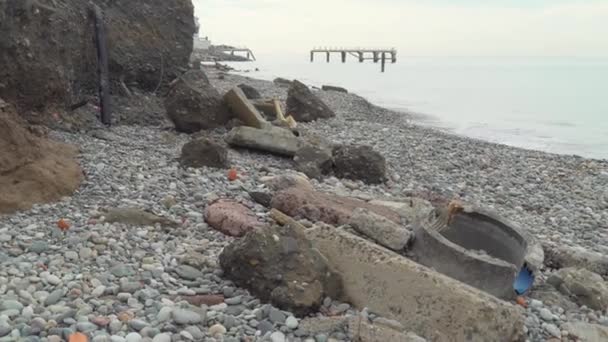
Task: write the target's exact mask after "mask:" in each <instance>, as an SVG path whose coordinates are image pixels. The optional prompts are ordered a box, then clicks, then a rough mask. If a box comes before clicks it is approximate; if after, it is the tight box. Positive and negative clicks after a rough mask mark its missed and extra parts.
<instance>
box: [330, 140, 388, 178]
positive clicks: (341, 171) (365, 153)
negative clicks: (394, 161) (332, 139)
mask: <svg viewBox="0 0 608 342" xmlns="http://www.w3.org/2000/svg"><path fill="white" fill-rule="evenodd" d="M333 160H334V173H335V175H336V176H337V177H340V178H347V179H352V180H361V181H363V182H365V183H369V184H378V183H383V182H385V181H386V179H387V177H386V160H385V159H384V157H383V156H382V155H381V154H380V153H378V152H376V151H374V149H373V148H372V147H371V146H365V145H343V146H336V147H334V150H333Z"/></svg>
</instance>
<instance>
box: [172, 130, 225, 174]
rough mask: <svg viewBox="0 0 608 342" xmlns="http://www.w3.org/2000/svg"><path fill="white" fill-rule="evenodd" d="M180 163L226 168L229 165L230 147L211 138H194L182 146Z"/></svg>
mask: <svg viewBox="0 0 608 342" xmlns="http://www.w3.org/2000/svg"><path fill="white" fill-rule="evenodd" d="M180 164H181V165H182V166H184V167H203V166H209V167H215V168H219V169H221V168H226V167H228V166H229V164H228V149H227V148H226V147H224V146H222V145H220V144H218V143H216V142H213V141H211V140H209V139H205V138H199V139H194V140H192V141H189V142H187V143H186V144H185V145H184V146H183V147H182V155H181V157H180Z"/></svg>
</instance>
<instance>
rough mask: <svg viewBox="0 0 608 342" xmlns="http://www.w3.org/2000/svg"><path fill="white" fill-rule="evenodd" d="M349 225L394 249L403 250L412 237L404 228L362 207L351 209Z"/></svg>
mask: <svg viewBox="0 0 608 342" xmlns="http://www.w3.org/2000/svg"><path fill="white" fill-rule="evenodd" d="M350 225H351V226H352V227H353V228H355V230H356V231H358V232H359V233H361V234H363V235H365V236H367V237H369V238H371V239H372V240H374V241H376V242H377V243H379V244H380V245H382V246H384V247H387V248H390V249H392V250H394V251H403V250H404V249H405V247H406V246H407V245H408V244H409V242H410V240H411V239H412V237H413V235H412V233H411V232H410V231H409V230H407V229H406V228H404V227H402V226H400V225H398V224H396V223H395V222H393V221H391V220H389V219H387V218H385V217H383V216H380V215H378V214H375V213H373V212H371V211H369V210H367V209H363V208H357V209H355V210H354V211H353V215H352V216H351V218H350Z"/></svg>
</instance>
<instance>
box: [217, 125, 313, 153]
mask: <svg viewBox="0 0 608 342" xmlns="http://www.w3.org/2000/svg"><path fill="white" fill-rule="evenodd" d="M226 142H227V143H228V144H230V145H231V146H236V147H246V148H250V149H254V150H261V151H265V152H270V153H275V154H279V155H284V156H289V157H293V156H294V155H295V154H296V152H297V151H298V149H300V147H301V146H302V144H303V143H302V140H300V138H298V137H296V136H295V135H294V134H293V133H292V132H291V131H290V130H288V129H285V128H281V127H275V126H272V127H268V128H266V129H258V128H254V127H247V126H240V127H235V128H233V129H232V130H231V131H230V132H229V133H228V134H227V135H226Z"/></svg>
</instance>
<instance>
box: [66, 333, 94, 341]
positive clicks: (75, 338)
mask: <svg viewBox="0 0 608 342" xmlns="http://www.w3.org/2000/svg"><path fill="white" fill-rule="evenodd" d="M88 340H89V339H88V338H87V335H85V334H81V333H79V332H77V333H74V334H72V335H70V337H69V338H68V342H87V341H88Z"/></svg>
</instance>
